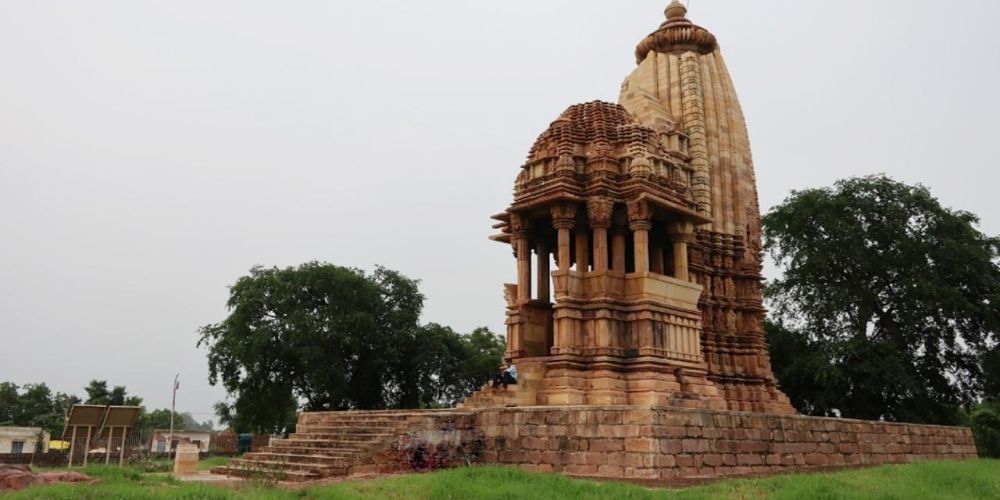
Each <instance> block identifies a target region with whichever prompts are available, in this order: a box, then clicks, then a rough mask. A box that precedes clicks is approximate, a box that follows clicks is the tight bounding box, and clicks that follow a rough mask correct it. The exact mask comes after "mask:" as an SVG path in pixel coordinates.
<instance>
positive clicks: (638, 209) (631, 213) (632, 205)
mask: <svg viewBox="0 0 1000 500" xmlns="http://www.w3.org/2000/svg"><path fill="white" fill-rule="evenodd" d="M652 217H653V211H652V210H651V208H650V206H649V202H647V201H646V200H636V201H632V202H629V204H628V221H629V223H633V224H634V223H636V222H649V220H650V219H651V218H652Z"/></svg>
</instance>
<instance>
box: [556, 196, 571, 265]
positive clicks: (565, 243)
mask: <svg viewBox="0 0 1000 500" xmlns="http://www.w3.org/2000/svg"><path fill="white" fill-rule="evenodd" d="M575 225H576V206H575V205H570V204H564V205H557V206H554V207H552V226H553V227H555V228H556V231H558V233H559V247H558V253H557V254H556V255H557V257H556V265H558V266H559V271H561V272H562V271H569V268H570V265H572V259H573V256H572V255H571V252H570V248H571V247H570V234H571V231H572V230H573V227H574V226H575Z"/></svg>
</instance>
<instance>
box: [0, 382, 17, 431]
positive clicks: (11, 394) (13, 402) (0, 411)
mask: <svg viewBox="0 0 1000 500" xmlns="http://www.w3.org/2000/svg"><path fill="white" fill-rule="evenodd" d="M18 397H19V396H18V393H17V386H16V385H14V384H12V383H10V382H0V425H14V419H15V418H16V415H15V414H16V412H17V400H18Z"/></svg>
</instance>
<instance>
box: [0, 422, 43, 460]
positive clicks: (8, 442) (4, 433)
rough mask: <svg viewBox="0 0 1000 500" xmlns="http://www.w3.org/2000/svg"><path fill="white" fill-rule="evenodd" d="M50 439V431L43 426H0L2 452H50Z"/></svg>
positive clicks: (12, 453) (18, 453)
mask: <svg viewBox="0 0 1000 500" xmlns="http://www.w3.org/2000/svg"><path fill="white" fill-rule="evenodd" d="M39 439H41V447H40V448H39ZM49 440H50V436H49V433H48V431H45V430H42V428H41V427H0V454H9V455H20V454H22V453H35V452H36V451H39V452H41V453H48V451H49Z"/></svg>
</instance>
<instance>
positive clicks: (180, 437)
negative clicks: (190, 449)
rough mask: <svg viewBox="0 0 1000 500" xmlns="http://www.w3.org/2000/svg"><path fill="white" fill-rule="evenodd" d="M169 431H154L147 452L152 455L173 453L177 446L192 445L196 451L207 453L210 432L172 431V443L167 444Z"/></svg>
mask: <svg viewBox="0 0 1000 500" xmlns="http://www.w3.org/2000/svg"><path fill="white" fill-rule="evenodd" d="M169 437H170V431H169V430H166V429H156V430H154V431H153V437H152V439H151V440H150V441H151V442H150V444H149V450H150V451H152V452H153V453H169V452H173V451H174V448H176V447H177V445H178V444H193V445H195V446H197V447H198V451H200V452H202V453H208V446H209V443H210V442H211V441H212V433H211V432H203V431H178V430H175V431H174V442H173V443H172V445H171V444H170V443H168V442H167V441H168V439H169Z"/></svg>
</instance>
